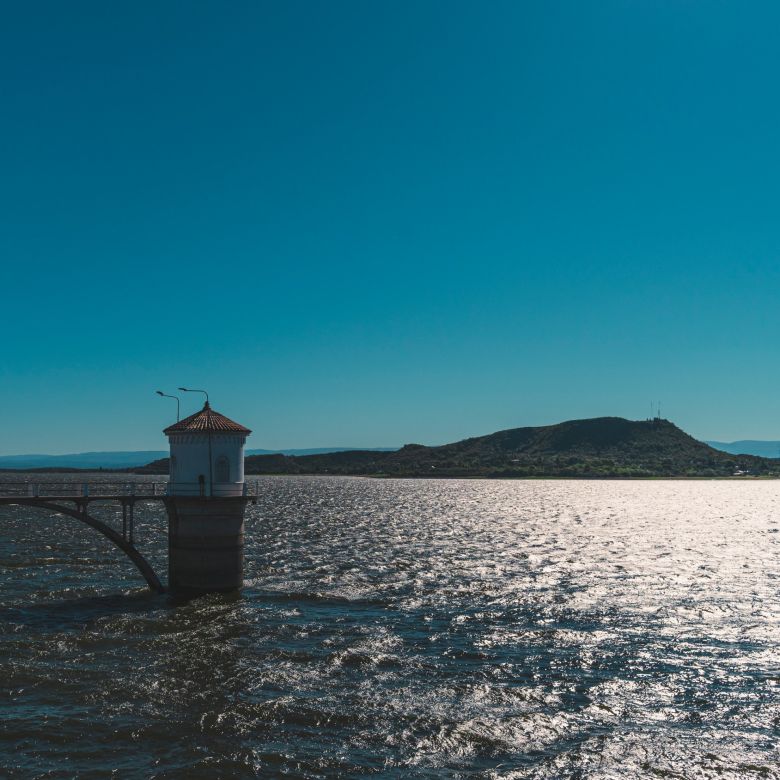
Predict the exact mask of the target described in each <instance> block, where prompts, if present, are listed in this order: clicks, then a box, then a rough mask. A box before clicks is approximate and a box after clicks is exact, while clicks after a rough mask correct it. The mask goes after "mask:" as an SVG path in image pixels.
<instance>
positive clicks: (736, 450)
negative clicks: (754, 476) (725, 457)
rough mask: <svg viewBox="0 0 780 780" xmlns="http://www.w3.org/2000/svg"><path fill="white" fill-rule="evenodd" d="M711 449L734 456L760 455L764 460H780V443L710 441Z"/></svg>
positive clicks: (745, 440) (744, 440)
mask: <svg viewBox="0 0 780 780" xmlns="http://www.w3.org/2000/svg"><path fill="white" fill-rule="evenodd" d="M705 443H706V444H709V445H710V447H714V448H715V449H716V450H723V452H730V453H731V454H732V455H759V456H761V457H762V458H780V441H761V440H757V439H742V440H740V441H708V442H705Z"/></svg>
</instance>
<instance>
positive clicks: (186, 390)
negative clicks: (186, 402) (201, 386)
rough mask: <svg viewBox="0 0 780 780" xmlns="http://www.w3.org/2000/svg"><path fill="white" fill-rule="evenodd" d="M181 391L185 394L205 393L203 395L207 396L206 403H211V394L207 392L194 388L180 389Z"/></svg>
mask: <svg viewBox="0 0 780 780" xmlns="http://www.w3.org/2000/svg"><path fill="white" fill-rule="evenodd" d="M179 390H181V391H182V392H184V393H203V395H205V396H206V403H207V404H208V403H209V394H208V392H207V391H206V390H195V389H193V388H189V387H180V388H179Z"/></svg>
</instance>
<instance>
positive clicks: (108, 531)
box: [25, 500, 165, 593]
mask: <svg viewBox="0 0 780 780" xmlns="http://www.w3.org/2000/svg"><path fill="white" fill-rule="evenodd" d="M80 504H82V502H76V506H77V508H76V509H71V508H70V507H67V506H62V505H61V504H54V503H52V502H50V501H45V500H41V501H30V502H27V501H26V502H25V505H26V506H35V507H38V508H40V509H48V510H49V511H51V512H58V513H60V514H63V515H68V517H74V518H75V519H76V520H80V521H81V522H82V523H86V524H87V525H88V526H90V528H94V529H95V530H96V531H98V532H100V533H101V534H103V536H105V537H106V538H107V539H109V540H110V541H112V542H113V543H114V544H115V545H116V546H117V547H118V548H119V549H120V550H121V551H122V552H123V553H124V554H125V555H126V556H127V557H128V558H129V559H130V560H131V561H132V562H133V563H134V564H135V565H136V566H137V568H138V571H140V572H141V574H142V575H143V577H144V579H145V580H146V582H147V584H148V585H149V587H150V588H151V589H152V590H154V591H157V593H165V588H164V587H163V586H162V583H161V582H160V579H159V577H158V576H157V575H156V574H155V572H154V569H153V568H152V567H151V566H150V565H149V563H148V562H147V560H146V558H144V557H143V555H141V553H139V552H138V550H137V549H136V548H135V547H134V546H133V545H132V544H131V543H130V542H128V541H127V540H125V539H124V538H122V534H119V533H117V532H116V531H115V530H114V529H113V528H111V527H110V526H108V525H106V524H105V523H103V522H101V521H100V520H96V519H95V518H94V517H92V516H91V515H90V514H89V513H88V512H87V511H86V505H85V504H83V505H81V506H80Z"/></svg>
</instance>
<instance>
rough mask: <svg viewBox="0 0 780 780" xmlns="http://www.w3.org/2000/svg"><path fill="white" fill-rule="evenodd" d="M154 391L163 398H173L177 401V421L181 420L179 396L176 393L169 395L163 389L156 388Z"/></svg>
mask: <svg viewBox="0 0 780 780" xmlns="http://www.w3.org/2000/svg"><path fill="white" fill-rule="evenodd" d="M154 392H155V393H157V395H161V396H162V397H163V398H173V400H174V401H176V422H179V409H180V403H179V397H178V396H176V395H168V393H163V391H162V390H155V391H154Z"/></svg>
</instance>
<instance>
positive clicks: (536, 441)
mask: <svg viewBox="0 0 780 780" xmlns="http://www.w3.org/2000/svg"><path fill="white" fill-rule="evenodd" d="M144 471H146V472H147V473H164V472H166V471H167V460H161V461H155V462H154V463H151V464H149V466H147V467H146V468H145V469H144ZM246 473H247V474H344V475H349V474H352V475H375V476H408V477H421V476H426V477H430V476H440V477H456V476H457V477H476V476H482V477H727V476H734V475H745V474H749V475H755V476H778V475H780V460H777V459H768V458H760V457H756V456H753V455H731V454H729V453H726V452H721V451H720V450H716V449H713V448H712V447H710V446H709V445H707V444H704V443H703V442H700V441H697V440H696V439H694V438H693V437H691V436H689V435H688V434H687V433H685V432H684V431H682V430H680V429H679V428H678V427H677V426H676V425H674V424H673V423H671V422H669V421H668V420H641V421H632V420H625V419H622V418H620V417H598V418H595V419H590V420H570V421H568V422H563V423H558V424H557V425H547V426H541V427H536V428H513V429H510V430H506V431H498V432H497V433H491V434H489V435H487V436H478V437H476V438H472V439H464V440H463V441H459V442H455V443H453V444H445V445H442V446H439V447H426V446H423V445H420V444H407V445H406V446H405V447H402V448H401V449H400V450H396V451H392V452H381V451H379V452H377V451H367V450H353V451H349V452H332V453H326V454H316V455H305V456H289V455H250V456H248V457H247V458H246Z"/></svg>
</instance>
